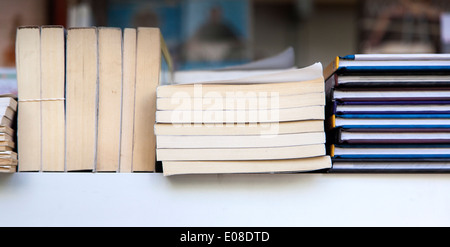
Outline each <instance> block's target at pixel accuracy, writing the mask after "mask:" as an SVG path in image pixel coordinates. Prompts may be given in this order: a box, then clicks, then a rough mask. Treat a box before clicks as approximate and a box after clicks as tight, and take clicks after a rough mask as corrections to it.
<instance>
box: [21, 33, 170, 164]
mask: <svg viewBox="0 0 450 247" xmlns="http://www.w3.org/2000/svg"><path fill="white" fill-rule="evenodd" d="M171 68H172V65H171V60H170V55H169V53H168V50H167V48H166V46H165V43H164V39H163V38H162V35H161V33H160V30H159V29H158V28H149V27H138V28H125V29H123V30H122V29H120V28H112V27H99V28H97V27H86V28H69V29H67V30H65V29H64V27H62V26H22V27H18V29H17V36H16V70H17V87H18V109H19V110H18V122H17V124H18V126H17V132H18V150H17V154H18V168H19V171H23V172H25V171H29V172H33V171H44V172H67V171H91V172H155V167H156V166H155V164H156V158H155V157H156V149H155V145H156V144H155V136H154V132H153V125H154V124H153V123H154V122H155V111H156V93H155V92H156V87H157V86H158V85H159V84H160V83H168V82H169V81H170V78H171Z"/></svg>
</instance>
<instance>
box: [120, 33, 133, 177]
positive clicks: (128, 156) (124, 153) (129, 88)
mask: <svg viewBox="0 0 450 247" xmlns="http://www.w3.org/2000/svg"><path fill="white" fill-rule="evenodd" d="M122 61H123V63H122V66H123V74H122V75H123V77H122V78H123V79H122V81H123V82H122V83H123V86H122V127H121V128H122V131H121V139H120V142H121V146H120V164H119V166H120V167H119V171H120V172H131V171H132V169H133V168H132V167H133V134H134V110H135V108H134V100H135V97H134V95H135V87H136V29H134V28H125V29H124V32H123V57H122Z"/></svg>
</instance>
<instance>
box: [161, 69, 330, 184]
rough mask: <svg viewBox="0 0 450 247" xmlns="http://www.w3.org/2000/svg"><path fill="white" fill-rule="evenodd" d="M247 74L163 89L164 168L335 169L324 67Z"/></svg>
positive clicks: (175, 170) (167, 171)
mask: <svg viewBox="0 0 450 247" xmlns="http://www.w3.org/2000/svg"><path fill="white" fill-rule="evenodd" d="M311 70H312V71H314V72H316V73H311ZM241 73H242V75H241V76H242V78H244V79H239V78H238V79H235V80H230V81H212V82H211V81H210V82H199V83H189V84H175V85H164V86H159V87H158V88H157V91H156V93H157V101H156V104H157V111H156V122H157V123H156V125H155V135H156V144H157V145H156V146H157V159H158V161H162V169H163V173H164V175H166V176H169V175H177V174H208V173H209V174H224V173H296V172H312V171H320V170H322V169H328V168H330V167H331V159H330V157H329V156H327V155H326V149H325V132H324V118H325V92H324V79H323V76H322V66H321V65H320V64H314V65H311V66H309V67H306V68H301V69H294V70H290V71H286V72H280V73H274V74H273V75H265V76H263V77H258V76H256V77H254V78H251V77H246V76H245V75H246V73H245V72H241ZM306 74H308V75H307V76H306Z"/></svg>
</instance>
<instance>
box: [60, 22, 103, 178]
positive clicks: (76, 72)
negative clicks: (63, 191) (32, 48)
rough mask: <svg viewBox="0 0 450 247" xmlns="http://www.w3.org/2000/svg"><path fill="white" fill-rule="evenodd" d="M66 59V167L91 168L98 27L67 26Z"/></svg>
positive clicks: (94, 155) (93, 145) (94, 124)
mask: <svg viewBox="0 0 450 247" xmlns="http://www.w3.org/2000/svg"><path fill="white" fill-rule="evenodd" d="M66 59H67V68H66V133H67V136H66V170H67V171H81V170H90V171H92V170H94V169H95V162H96V159H95V157H96V149H97V148H96V142H97V101H98V63H97V61H98V53H97V29H96V28H69V29H68V30H67V49H66Z"/></svg>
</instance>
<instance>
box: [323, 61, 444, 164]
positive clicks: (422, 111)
mask: <svg viewBox="0 0 450 247" xmlns="http://www.w3.org/2000/svg"><path fill="white" fill-rule="evenodd" d="M324 77H325V78H326V91H327V110H326V111H327V114H326V115H327V120H328V129H327V131H328V132H327V138H328V139H327V141H328V143H329V145H328V147H329V153H330V156H331V157H332V161H333V166H332V169H330V171H331V172H333V171H334V172H339V171H341V172H449V171H450V55H448V54H361V55H352V56H346V57H342V58H341V57H338V58H336V60H335V61H333V62H332V63H330V65H329V66H328V67H327V68H326V69H325V71H324Z"/></svg>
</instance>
